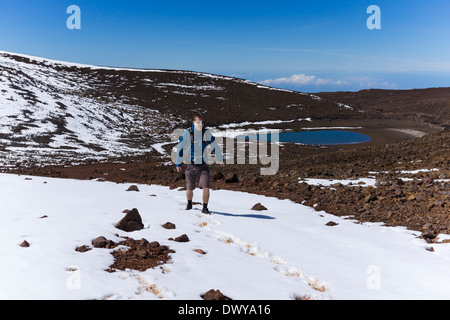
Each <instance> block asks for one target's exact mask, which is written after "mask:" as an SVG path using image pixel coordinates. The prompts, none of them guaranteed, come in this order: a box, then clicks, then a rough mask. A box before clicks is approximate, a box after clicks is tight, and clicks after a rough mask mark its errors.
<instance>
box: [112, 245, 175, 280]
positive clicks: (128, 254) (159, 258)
mask: <svg viewBox="0 0 450 320" xmlns="http://www.w3.org/2000/svg"><path fill="white" fill-rule="evenodd" d="M117 245H123V246H126V247H128V248H129V249H127V250H114V251H113V252H111V254H112V255H113V257H114V263H113V264H112V265H111V266H110V267H109V269H107V270H106V271H108V272H115V271H116V270H122V271H123V270H126V269H132V270H138V271H145V270H147V269H151V268H155V267H157V266H160V265H162V264H165V263H166V262H167V261H169V260H170V256H169V254H171V253H175V251H174V250H172V249H170V248H169V247H168V246H162V245H160V244H159V243H158V242H157V241H153V242H149V241H147V240H146V239H141V240H134V239H131V238H126V240H124V241H121V242H119V243H117Z"/></svg>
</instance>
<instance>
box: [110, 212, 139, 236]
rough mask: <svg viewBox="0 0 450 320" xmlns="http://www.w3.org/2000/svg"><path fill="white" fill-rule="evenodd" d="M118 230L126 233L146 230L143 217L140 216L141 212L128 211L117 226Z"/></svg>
mask: <svg viewBox="0 0 450 320" xmlns="http://www.w3.org/2000/svg"><path fill="white" fill-rule="evenodd" d="M116 228H117V229H120V230H123V231H126V232H132V231H136V230H141V229H143V228H144V224H143V223H142V218H141V215H140V214H139V211H138V210H137V209H136V208H134V209H132V210H131V211H128V212H127V213H126V215H125V217H123V218H122V219H121V220H120V221H119V222H118V223H117V224H116Z"/></svg>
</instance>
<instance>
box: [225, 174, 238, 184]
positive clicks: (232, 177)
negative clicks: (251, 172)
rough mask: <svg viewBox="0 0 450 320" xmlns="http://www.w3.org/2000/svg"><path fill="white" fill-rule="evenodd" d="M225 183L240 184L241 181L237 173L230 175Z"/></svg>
mask: <svg viewBox="0 0 450 320" xmlns="http://www.w3.org/2000/svg"><path fill="white" fill-rule="evenodd" d="M225 182H226V183H237V182H239V179H238V177H237V175H236V173H229V174H227V176H226V177H225Z"/></svg>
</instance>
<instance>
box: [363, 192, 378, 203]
mask: <svg viewBox="0 0 450 320" xmlns="http://www.w3.org/2000/svg"><path fill="white" fill-rule="evenodd" d="M377 199H378V197H377V195H376V194H370V195H368V196H367V197H366V198H365V199H364V202H366V203H369V202H372V201H375V200H377Z"/></svg>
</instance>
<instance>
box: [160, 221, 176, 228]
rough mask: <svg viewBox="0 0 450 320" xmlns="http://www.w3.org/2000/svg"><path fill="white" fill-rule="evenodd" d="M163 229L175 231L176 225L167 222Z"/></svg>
mask: <svg viewBox="0 0 450 320" xmlns="http://www.w3.org/2000/svg"><path fill="white" fill-rule="evenodd" d="M162 227H163V228H164V229H175V224H173V223H172V222H166V223H164V224H163V225H162Z"/></svg>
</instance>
